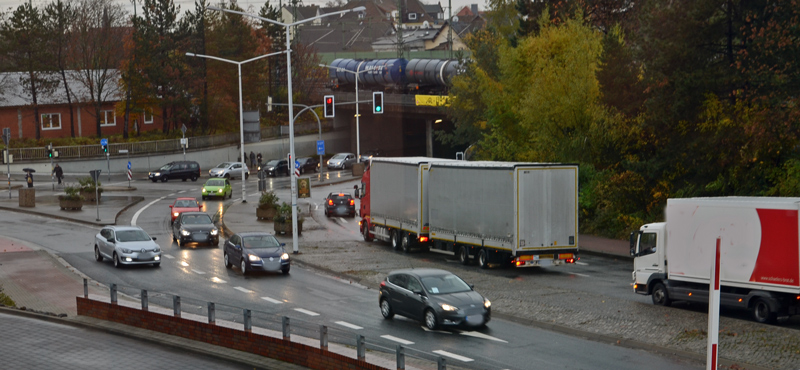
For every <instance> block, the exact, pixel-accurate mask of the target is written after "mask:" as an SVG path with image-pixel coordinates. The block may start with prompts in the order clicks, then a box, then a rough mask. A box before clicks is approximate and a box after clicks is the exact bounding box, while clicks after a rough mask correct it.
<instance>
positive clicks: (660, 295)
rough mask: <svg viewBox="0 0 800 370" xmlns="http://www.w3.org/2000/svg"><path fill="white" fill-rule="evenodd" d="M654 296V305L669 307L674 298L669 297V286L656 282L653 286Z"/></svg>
mask: <svg viewBox="0 0 800 370" xmlns="http://www.w3.org/2000/svg"><path fill="white" fill-rule="evenodd" d="M652 297H653V304H654V305H657V306H664V307H668V306H669V305H671V304H672V300H671V299H669V293H667V287H665V286H664V284H661V283H656V285H655V286H653V294H652Z"/></svg>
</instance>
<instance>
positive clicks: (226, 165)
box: [214, 162, 231, 168]
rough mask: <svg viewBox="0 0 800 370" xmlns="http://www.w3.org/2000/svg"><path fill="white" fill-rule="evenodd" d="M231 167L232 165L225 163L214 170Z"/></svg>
mask: <svg viewBox="0 0 800 370" xmlns="http://www.w3.org/2000/svg"><path fill="white" fill-rule="evenodd" d="M230 165H231V164H230V163H228V162H225V163H220V164H219V166H217V167H214V168H228V167H229V166H230Z"/></svg>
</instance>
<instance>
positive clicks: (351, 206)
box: [325, 193, 356, 217]
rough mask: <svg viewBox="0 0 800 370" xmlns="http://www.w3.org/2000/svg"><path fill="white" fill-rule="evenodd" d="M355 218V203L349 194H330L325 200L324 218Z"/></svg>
mask: <svg viewBox="0 0 800 370" xmlns="http://www.w3.org/2000/svg"><path fill="white" fill-rule="evenodd" d="M331 215H334V216H349V217H356V201H355V199H353V196H352V195H350V194H349V193H330V194H328V197H327V198H325V216H328V217H331Z"/></svg>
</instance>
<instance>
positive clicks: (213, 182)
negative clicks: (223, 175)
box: [206, 180, 225, 186]
mask: <svg viewBox="0 0 800 370" xmlns="http://www.w3.org/2000/svg"><path fill="white" fill-rule="evenodd" d="M206 186H225V181H224V180H208V182H207V183H206Z"/></svg>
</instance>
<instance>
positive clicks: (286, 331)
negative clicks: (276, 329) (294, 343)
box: [283, 316, 291, 340]
mask: <svg viewBox="0 0 800 370" xmlns="http://www.w3.org/2000/svg"><path fill="white" fill-rule="evenodd" d="M283 340H291V333H289V318H288V317H286V316H284V317H283Z"/></svg>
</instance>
